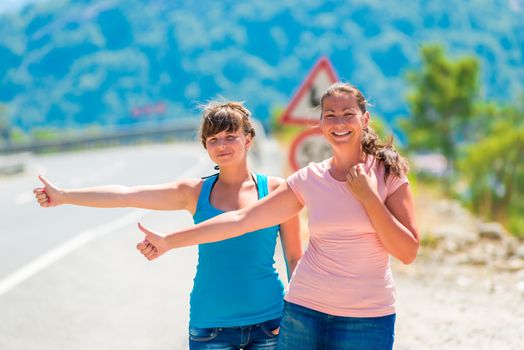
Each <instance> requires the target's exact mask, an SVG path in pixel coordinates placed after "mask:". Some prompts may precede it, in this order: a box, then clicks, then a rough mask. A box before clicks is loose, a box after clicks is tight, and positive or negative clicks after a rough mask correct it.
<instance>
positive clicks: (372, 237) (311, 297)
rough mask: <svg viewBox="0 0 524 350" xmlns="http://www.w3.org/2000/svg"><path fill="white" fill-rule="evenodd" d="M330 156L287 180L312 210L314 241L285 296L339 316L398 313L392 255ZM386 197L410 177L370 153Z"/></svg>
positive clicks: (370, 164)
mask: <svg viewBox="0 0 524 350" xmlns="http://www.w3.org/2000/svg"><path fill="white" fill-rule="evenodd" d="M330 162H331V159H326V160H325V161H323V162H321V163H310V164H309V165H308V166H307V167H305V168H302V169H300V170H299V171H297V172H295V173H294V174H293V175H291V176H290V177H289V178H288V179H287V183H288V185H289V187H290V188H291V189H292V190H293V192H294V193H295V194H296V196H297V197H298V199H299V200H300V201H301V202H302V204H304V205H305V206H306V208H307V210H308V214H309V232H310V240H309V246H308V248H307V250H306V252H305V253H304V256H303V257H302V259H301V260H300V263H299V264H298V266H297V268H296V270H295V272H294V274H293V278H292V279H291V282H290V285H289V291H288V293H287V295H286V297H285V299H286V300H287V301H289V302H291V303H295V304H299V305H302V306H305V307H308V308H310V309H313V310H317V311H320V312H324V313H327V314H330V315H335V316H346V317H378V316H385V315H389V314H393V313H395V286H394V283H393V276H392V274H391V267H390V261H389V254H388V252H387V251H386V250H385V248H384V246H383V245H382V242H381V241H380V239H379V237H378V235H377V233H376V232H375V229H374V228H373V225H372V224H371V221H370V220H369V218H368V216H367V213H366V211H365V209H364V207H363V206H362V205H361V204H360V202H359V201H358V200H357V199H356V198H355V197H354V196H353V194H352V193H351V191H350V190H349V188H348V187H347V185H346V183H345V182H342V181H337V180H336V179H334V178H333V177H332V176H331V174H330V173H329V171H328V169H329V167H330ZM365 169H367V170H368V171H369V170H372V171H373V172H374V173H375V176H376V178H377V185H378V193H379V195H380V198H381V199H382V201H383V202H385V200H386V198H387V197H388V196H389V195H390V194H392V193H393V192H395V191H396V190H397V189H398V188H399V187H400V186H401V185H402V184H404V183H406V182H407V181H408V180H407V178H406V177H405V176H403V177H401V178H399V177H397V176H395V175H394V174H390V175H389V177H388V179H387V181H386V182H384V171H385V169H384V166H383V165H380V166H379V165H378V162H375V161H374V158H372V157H368V161H367V162H366V164H365Z"/></svg>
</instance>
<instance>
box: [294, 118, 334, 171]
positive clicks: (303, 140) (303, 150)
mask: <svg viewBox="0 0 524 350" xmlns="http://www.w3.org/2000/svg"><path fill="white" fill-rule="evenodd" d="M331 155H332V152H331V146H330V145H329V143H328V142H327V141H326V139H325V138H324V136H323V135H322V131H321V130H320V128H319V127H314V128H312V129H309V130H306V131H304V132H302V133H300V134H299V135H298V136H297V138H295V140H294V141H293V143H292V144H291V149H290V151H289V164H290V165H291V168H292V169H293V170H294V171H297V170H298V169H300V168H303V167H305V166H306V165H308V164H309V163H310V162H321V161H323V160H324V159H327V158H329V157H331Z"/></svg>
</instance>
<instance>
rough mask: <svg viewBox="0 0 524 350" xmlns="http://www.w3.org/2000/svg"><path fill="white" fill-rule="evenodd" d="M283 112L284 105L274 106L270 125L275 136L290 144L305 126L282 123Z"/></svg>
mask: <svg viewBox="0 0 524 350" xmlns="http://www.w3.org/2000/svg"><path fill="white" fill-rule="evenodd" d="M283 113H284V108H283V107H280V106H279V107H274V108H273V110H272V111H271V114H270V117H269V120H270V123H269V126H270V129H271V133H273V136H274V137H275V138H276V139H278V140H279V141H280V142H282V143H283V144H287V145H288V144H290V143H291V142H292V141H293V139H294V138H295V137H296V136H297V135H298V134H299V133H300V132H301V131H303V130H304V127H303V126H300V125H291V124H284V123H282V122H281V118H282V114H283Z"/></svg>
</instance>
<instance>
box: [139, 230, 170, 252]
mask: <svg viewBox="0 0 524 350" xmlns="http://www.w3.org/2000/svg"><path fill="white" fill-rule="evenodd" d="M138 228H139V229H140V231H142V232H143V233H144V235H145V237H144V240H143V241H142V242H140V243H138V244H137V246H136V249H138V250H140V253H141V254H142V255H143V256H144V257H145V258H147V260H153V259H156V258H158V257H159V256H161V255H162V254H164V253H165V252H167V251H168V250H169V248H168V246H167V241H166V239H165V237H162V236H160V235H159V234H157V233H155V232H153V231H151V230H149V229H147V228H145V227H144V226H142V224H141V223H138Z"/></svg>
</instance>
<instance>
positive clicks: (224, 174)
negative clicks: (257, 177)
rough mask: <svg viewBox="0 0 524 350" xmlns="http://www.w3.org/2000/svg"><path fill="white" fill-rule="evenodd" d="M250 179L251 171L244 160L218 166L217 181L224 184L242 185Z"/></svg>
mask: <svg viewBox="0 0 524 350" xmlns="http://www.w3.org/2000/svg"><path fill="white" fill-rule="evenodd" d="M249 180H251V172H250V171H249V167H248V166H247V163H246V162H243V163H242V164H240V165H233V166H226V167H220V175H219V176H218V181H220V182H221V183H222V184H223V185H226V186H232V187H236V186H242V184H243V183H244V182H246V181H249Z"/></svg>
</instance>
